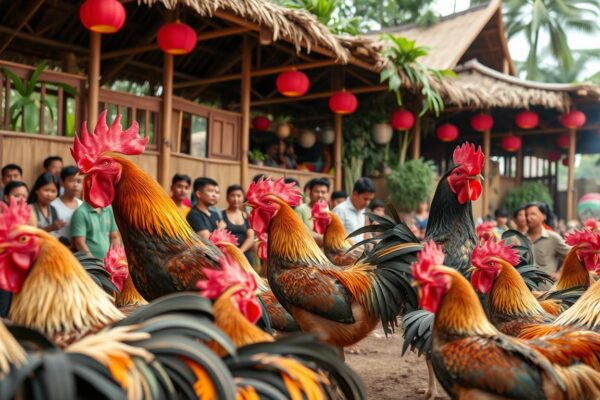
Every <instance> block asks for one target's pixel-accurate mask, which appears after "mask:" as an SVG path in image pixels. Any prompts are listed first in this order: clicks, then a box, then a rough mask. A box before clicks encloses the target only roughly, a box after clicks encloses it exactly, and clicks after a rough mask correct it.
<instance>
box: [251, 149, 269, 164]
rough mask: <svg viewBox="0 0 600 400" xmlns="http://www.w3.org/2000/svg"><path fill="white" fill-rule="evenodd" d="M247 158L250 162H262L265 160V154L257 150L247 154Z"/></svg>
mask: <svg viewBox="0 0 600 400" xmlns="http://www.w3.org/2000/svg"><path fill="white" fill-rule="evenodd" d="M248 157H250V160H251V161H252V162H262V161H265V160H266V159H267V157H266V156H265V154H264V153H263V152H262V151H260V150H258V149H254V150H251V151H250V153H248Z"/></svg>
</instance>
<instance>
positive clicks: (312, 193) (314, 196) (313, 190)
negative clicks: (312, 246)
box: [295, 178, 329, 246]
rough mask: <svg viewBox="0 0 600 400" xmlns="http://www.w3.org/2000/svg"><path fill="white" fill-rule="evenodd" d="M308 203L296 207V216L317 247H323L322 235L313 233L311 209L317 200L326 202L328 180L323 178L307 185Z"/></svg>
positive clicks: (311, 181) (315, 179)
mask: <svg viewBox="0 0 600 400" xmlns="http://www.w3.org/2000/svg"><path fill="white" fill-rule="evenodd" d="M307 187H308V200H309V201H308V203H302V204H300V205H299V206H298V207H296V209H295V211H296V214H298V216H299V217H300V218H301V219H302V222H304V225H306V227H307V228H308V230H309V231H310V233H311V234H312V236H313V237H314V238H315V241H316V242H317V244H318V245H319V246H323V235H320V234H318V233H317V232H315V231H313V220H312V208H313V206H314V205H315V203H317V201H319V200H325V201H327V200H328V199H327V197H328V194H329V180H328V179H325V178H314V179H311V180H310V181H309V182H308V184H307Z"/></svg>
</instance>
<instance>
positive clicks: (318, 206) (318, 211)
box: [311, 199, 329, 218]
mask: <svg viewBox="0 0 600 400" xmlns="http://www.w3.org/2000/svg"><path fill="white" fill-rule="evenodd" d="M328 213H329V207H328V206H327V201H325V200H322V199H321V200H319V201H317V202H316V203H315V205H314V206H313V208H312V210H311V214H312V216H313V218H319V217H320V218H323V217H324V216H326V215H328Z"/></svg>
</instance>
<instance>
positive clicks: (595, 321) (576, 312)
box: [553, 281, 600, 330]
mask: <svg viewBox="0 0 600 400" xmlns="http://www.w3.org/2000/svg"><path fill="white" fill-rule="evenodd" d="M553 325H558V326H573V327H577V328H587V329H595V330H600V281H597V282H596V283H594V284H593V285H592V286H590V287H589V288H588V289H587V290H586V291H585V292H584V293H583V294H582V295H581V297H580V298H579V299H578V300H577V301H576V302H575V304H573V305H572V306H571V307H570V308H569V309H568V310H566V311H565V312H563V313H562V314H561V315H560V316H559V317H558V318H557V319H556V320H555V321H554V323H553Z"/></svg>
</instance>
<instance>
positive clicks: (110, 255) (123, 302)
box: [104, 245, 148, 314]
mask: <svg viewBox="0 0 600 400" xmlns="http://www.w3.org/2000/svg"><path fill="white" fill-rule="evenodd" d="M104 266H105V268H106V270H107V271H108V272H109V273H110V278H111V281H112V283H113V284H114V285H115V287H116V288H117V289H118V290H119V293H116V294H115V304H116V306H117V307H119V308H121V311H123V308H125V307H126V308H127V311H131V310H132V309H134V308H135V307H138V306H141V305H145V304H148V302H147V301H146V300H145V299H144V298H143V297H142V296H141V295H140V294H139V292H138V291H137V289H136V288H135V286H134V285H133V281H132V280H131V276H129V264H128V263H127V256H126V255H125V248H124V247H123V246H117V245H113V246H110V248H109V249H108V252H107V253H106V258H104ZM125 313H126V314H127V312H125Z"/></svg>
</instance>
